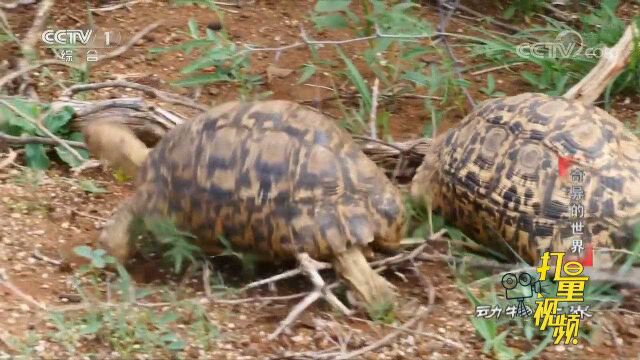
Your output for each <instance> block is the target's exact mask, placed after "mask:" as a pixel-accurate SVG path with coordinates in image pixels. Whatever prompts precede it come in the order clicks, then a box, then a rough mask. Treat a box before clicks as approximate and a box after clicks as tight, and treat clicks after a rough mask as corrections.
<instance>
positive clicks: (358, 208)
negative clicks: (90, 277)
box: [84, 100, 405, 306]
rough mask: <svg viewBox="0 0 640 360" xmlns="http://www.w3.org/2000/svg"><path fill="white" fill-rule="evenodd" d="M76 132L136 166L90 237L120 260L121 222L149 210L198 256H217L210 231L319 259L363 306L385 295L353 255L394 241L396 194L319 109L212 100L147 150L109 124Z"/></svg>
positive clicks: (399, 222) (400, 210)
mask: <svg viewBox="0 0 640 360" xmlns="http://www.w3.org/2000/svg"><path fill="white" fill-rule="evenodd" d="M84 134H85V138H86V142H87V144H88V147H89V150H90V152H91V153H93V154H94V155H96V156H97V157H101V158H103V159H105V158H106V159H107V160H111V161H112V162H115V163H116V165H124V167H125V168H128V169H129V170H131V169H133V170H135V169H136V168H137V167H138V166H139V169H138V170H137V177H136V191H135V194H134V195H133V196H132V198H131V199H130V200H129V201H127V202H125V203H124V204H123V205H122V206H121V207H120V208H119V209H118V210H117V211H116V212H115V214H114V215H113V217H112V218H111V219H110V221H109V222H108V224H107V225H106V226H105V228H104V229H103V231H102V233H101V234H100V236H99V241H98V243H99V244H100V245H101V247H102V248H104V249H105V250H107V252H108V253H109V254H111V255H113V256H115V257H116V258H117V259H118V260H120V261H121V262H125V261H126V260H127V259H129V258H130V257H131V256H132V255H133V254H134V253H135V247H134V246H133V243H132V241H131V239H130V236H129V235H130V234H129V232H130V225H131V223H132V220H133V219H135V218H138V217H141V216H157V217H162V218H169V219H171V220H172V221H173V222H174V223H175V225H176V226H177V227H178V228H179V229H181V230H185V231H188V232H190V233H191V234H193V235H194V236H195V237H196V238H197V240H195V243H196V245H198V246H200V247H201V248H202V249H203V250H204V251H205V252H206V253H207V254H219V253H220V252H222V250H223V249H224V248H223V245H222V244H221V243H220V241H219V237H220V236H224V237H225V238H226V239H227V240H228V241H229V242H230V243H231V244H232V245H233V246H234V249H238V250H249V251H253V252H254V253H257V254H258V255H260V256H261V258H262V259H263V260H277V259H289V258H294V257H295V256H296V254H300V253H303V252H305V253H308V254H309V256H311V257H312V258H314V259H316V260H331V261H332V262H333V263H334V265H335V268H336V270H337V272H338V273H339V275H340V276H341V277H342V278H344V279H345V280H346V281H347V283H348V285H349V286H351V288H352V289H353V290H355V293H356V296H358V297H359V298H360V300H363V301H364V303H365V304H366V305H371V306H373V305H375V304H380V302H386V301H393V299H394V296H395V294H394V292H393V287H392V285H391V284H390V283H388V282H387V281H386V280H385V279H384V278H383V277H382V276H380V275H379V274H377V273H376V272H375V271H373V270H372V269H371V267H370V266H369V264H368V263H367V260H366V257H365V255H370V254H371V253H372V250H374V249H381V250H391V249H395V248H397V246H398V245H399V243H400V238H401V234H402V231H403V226H404V217H405V209H404V204H403V201H402V198H401V195H400V192H399V190H398V189H396V188H395V187H394V185H393V184H392V183H391V181H390V180H389V179H387V177H386V176H385V175H384V174H383V172H382V171H381V170H380V169H379V168H378V167H377V166H376V165H375V163H374V162H373V161H371V160H370V159H369V158H367V157H366V156H365V155H364V153H363V152H362V151H361V150H360V148H359V147H358V145H357V144H355V143H354V142H353V140H352V139H351V137H350V136H349V135H348V133H347V132H346V131H345V130H343V129H341V128H340V127H338V126H337V125H336V124H335V123H334V122H333V121H331V120H329V119H328V118H326V117H324V116H323V115H321V114H320V113H318V112H316V111H314V110H312V109H310V108H307V107H304V106H301V105H298V104H296V103H294V102H289V101H279V100H271V101H262V102H248V103H243V102H229V103H224V104H221V105H218V106H216V107H214V108H212V109H210V110H209V111H207V112H206V113H205V114H203V115H202V116H200V117H198V118H196V119H195V120H193V121H190V122H186V123H184V124H182V125H179V126H177V127H176V128H174V129H173V130H171V131H170V132H169V133H168V134H167V135H165V136H164V137H163V138H162V139H161V140H160V141H159V142H158V144H157V145H156V146H155V147H154V148H153V149H151V150H150V151H148V150H147V148H146V147H145V146H144V144H142V143H141V142H140V140H138V139H137V138H135V135H133V134H132V133H131V132H130V131H129V130H128V129H127V128H126V127H124V126H123V125H120V126H118V125H115V124H114V123H113V122H111V123H107V122H105V121H100V122H96V123H94V124H92V123H89V125H87V126H86V127H85V128H84ZM147 152H148V154H147ZM125 170H126V169H125Z"/></svg>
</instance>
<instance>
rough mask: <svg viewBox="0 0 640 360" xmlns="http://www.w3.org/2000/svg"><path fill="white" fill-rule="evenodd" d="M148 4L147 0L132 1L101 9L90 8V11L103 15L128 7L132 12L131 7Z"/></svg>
mask: <svg viewBox="0 0 640 360" xmlns="http://www.w3.org/2000/svg"><path fill="white" fill-rule="evenodd" d="M146 2H148V1H147V0H131V1H127V2H125V3H121V4H115V5H110V6H104V7H99V8H89V11H91V12H96V13H98V14H99V13H101V12H107V11H113V10H118V9H122V8H123V7H126V8H127V9H128V10H131V6H132V5H135V4H139V3H146Z"/></svg>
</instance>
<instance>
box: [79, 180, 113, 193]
mask: <svg viewBox="0 0 640 360" xmlns="http://www.w3.org/2000/svg"><path fill="white" fill-rule="evenodd" d="M78 186H80V189H82V190H83V191H85V192H88V193H92V194H104V193H108V191H107V190H106V189H104V188H101V187H99V186H97V185H96V184H95V183H94V182H93V181H92V180H80V181H79V182H78Z"/></svg>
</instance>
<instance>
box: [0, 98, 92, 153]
mask: <svg viewBox="0 0 640 360" xmlns="http://www.w3.org/2000/svg"><path fill="white" fill-rule="evenodd" d="M0 103H2V104H4V105H5V106H6V107H8V108H9V109H11V110H12V111H13V112H15V113H16V114H18V115H20V116H22V117H23V118H25V119H26V120H28V121H29V122H31V123H32V124H33V125H35V126H36V127H37V128H38V129H39V130H40V131H42V132H43V133H45V134H46V135H47V136H49V137H50V138H52V139H54V140H55V141H56V142H57V143H58V144H59V145H60V146H62V147H63V148H65V149H67V150H68V151H69V152H70V153H71V154H72V155H73V156H75V157H76V158H77V159H78V160H79V161H80V162H83V163H84V162H85V160H86V159H85V158H83V157H82V155H80V153H78V151H76V149H74V148H73V147H71V146H70V145H69V144H68V143H67V142H66V141H63V140H62V139H60V138H59V137H58V136H57V135H55V134H54V133H52V132H51V131H50V130H49V129H47V127H46V126H44V125H43V124H42V119H44V118H45V117H46V116H47V114H48V112H47V113H44V114H43V115H42V116H40V118H39V119H34V118H32V117H31V116H29V115H28V114H25V113H24V112H23V111H21V110H20V109H18V108H16V107H15V106H13V105H12V104H10V103H9V102H7V101H6V100H2V99H0Z"/></svg>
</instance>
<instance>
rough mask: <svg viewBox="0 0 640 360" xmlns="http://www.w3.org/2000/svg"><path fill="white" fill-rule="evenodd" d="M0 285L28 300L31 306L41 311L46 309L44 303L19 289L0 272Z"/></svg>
mask: <svg viewBox="0 0 640 360" xmlns="http://www.w3.org/2000/svg"><path fill="white" fill-rule="evenodd" d="M0 285H2V286H4V287H5V288H6V289H7V290H9V291H11V292H12V293H13V294H14V295H15V296H17V297H19V298H20V299H22V300H24V301H26V302H28V303H29V304H31V305H32V306H35V307H36V308H38V309H40V310H42V311H47V307H46V306H45V305H43V304H41V303H40V302H38V301H37V300H36V299H34V298H33V297H31V295H28V294H26V293H24V292H23V291H22V290H20V288H18V287H17V286H16V285H14V284H13V283H12V282H11V281H9V277H8V276H7V275H6V274H0Z"/></svg>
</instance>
